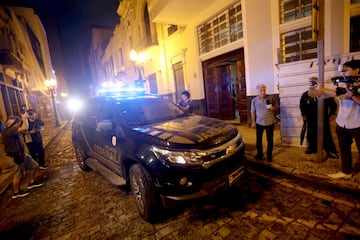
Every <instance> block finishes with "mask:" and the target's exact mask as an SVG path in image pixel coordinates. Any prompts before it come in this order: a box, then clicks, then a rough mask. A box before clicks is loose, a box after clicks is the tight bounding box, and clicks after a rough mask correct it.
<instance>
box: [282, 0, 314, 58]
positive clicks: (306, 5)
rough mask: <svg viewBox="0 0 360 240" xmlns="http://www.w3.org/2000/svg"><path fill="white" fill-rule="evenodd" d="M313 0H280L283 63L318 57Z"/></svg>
mask: <svg viewBox="0 0 360 240" xmlns="http://www.w3.org/2000/svg"><path fill="white" fill-rule="evenodd" d="M311 11H312V1H311V0H280V47H281V51H280V54H281V63H288V62H294V61H300V60H306V59H311V58H316V57H317V44H316V42H314V41H312V35H311V33H312V28H311Z"/></svg>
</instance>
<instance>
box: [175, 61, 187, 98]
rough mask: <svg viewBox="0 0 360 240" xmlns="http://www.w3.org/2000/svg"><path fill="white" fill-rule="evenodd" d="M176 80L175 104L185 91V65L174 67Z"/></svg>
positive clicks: (179, 63)
mask: <svg viewBox="0 0 360 240" xmlns="http://www.w3.org/2000/svg"><path fill="white" fill-rule="evenodd" d="M173 71H174V79H175V102H176V103H177V102H178V101H179V100H180V98H181V93H182V92H183V91H184V90H185V83H184V72H183V65H182V63H181V62H178V63H175V64H174V65H173Z"/></svg>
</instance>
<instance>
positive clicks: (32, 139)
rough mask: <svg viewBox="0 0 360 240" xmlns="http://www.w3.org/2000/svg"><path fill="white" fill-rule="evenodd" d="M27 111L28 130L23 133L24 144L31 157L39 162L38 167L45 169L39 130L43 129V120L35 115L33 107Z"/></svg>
mask: <svg viewBox="0 0 360 240" xmlns="http://www.w3.org/2000/svg"><path fill="white" fill-rule="evenodd" d="M27 113H28V116H29V119H28V120H29V128H28V132H27V133H26V134H24V138H25V143H26V146H27V147H28V149H29V153H30V155H31V157H32V158H33V159H34V160H35V161H37V162H38V163H39V168H40V169H47V166H46V165H45V150H44V147H43V140H42V136H41V131H42V130H43V129H44V122H43V121H41V120H40V119H39V118H37V117H36V112H35V110H34V109H29V110H28V111H27ZM26 136H27V137H26Z"/></svg>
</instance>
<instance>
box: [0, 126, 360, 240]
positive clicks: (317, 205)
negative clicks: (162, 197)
mask: <svg viewBox="0 0 360 240" xmlns="http://www.w3.org/2000/svg"><path fill="white" fill-rule="evenodd" d="M70 126H71V125H68V126H66V127H65V128H64V130H63V131H62V132H61V133H60V134H59V136H58V137H57V138H56V139H55V140H54V141H52V142H51V143H50V144H49V145H48V147H47V159H48V164H49V168H48V170H46V174H44V173H43V172H42V173H43V174H42V175H41V176H43V175H44V176H45V177H46V183H45V185H44V186H43V187H42V188H38V189H34V190H31V194H30V195H29V196H28V197H25V198H20V199H15V200H13V199H11V195H12V190H11V189H8V190H7V191H6V192H5V193H4V194H3V195H2V196H1V198H0V212H1V219H0V239H140V240H153V239H154V240H155V239H179V240H180V239H196V240H198V239H214V240H221V239H236V240H238V239H324V240H325V239H326V240H327V239H358V238H359V237H360V210H359V209H360V200H359V199H358V198H355V197H353V196H351V195H346V194H344V193H340V192H335V191H330V190H326V189H322V188H320V187H319V186H313V185H310V184H309V183H308V182H304V181H301V180H298V179H293V178H288V177H284V176H281V175H271V174H267V173H260V172H255V171H254V169H250V170H251V171H250V176H249V182H248V187H247V188H248V191H246V190H244V189H241V188H234V189H233V190H232V191H231V192H229V193H227V194H226V195H223V196H220V197H219V198H217V199H214V200H212V201H205V202H201V203H196V204H192V205H191V206H188V207H187V208H184V209H179V210H178V211H176V212H170V211H169V213H168V214H167V216H165V217H164V219H163V220H162V221H160V222H158V223H156V224H150V223H147V222H145V221H144V220H142V218H140V217H139V216H138V213H137V210H136V206H135V203H134V199H133V196H132V195H131V194H129V193H128V192H127V191H126V190H124V189H119V188H117V187H114V186H112V185H110V184H109V183H108V182H106V180H105V179H104V178H103V177H101V176H100V175H99V174H97V173H96V172H86V173H85V172H82V171H81V170H80V168H79V167H78V165H77V163H76V160H75V155H74V152H73V148H72V144H71V130H70Z"/></svg>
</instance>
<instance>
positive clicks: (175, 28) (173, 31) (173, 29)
mask: <svg viewBox="0 0 360 240" xmlns="http://www.w3.org/2000/svg"><path fill="white" fill-rule="evenodd" d="M177 30H178V26H177V25H170V26H169V27H168V28H167V32H168V37H170V36H171V35H172V34H173V33H175V32H176V31H177Z"/></svg>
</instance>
